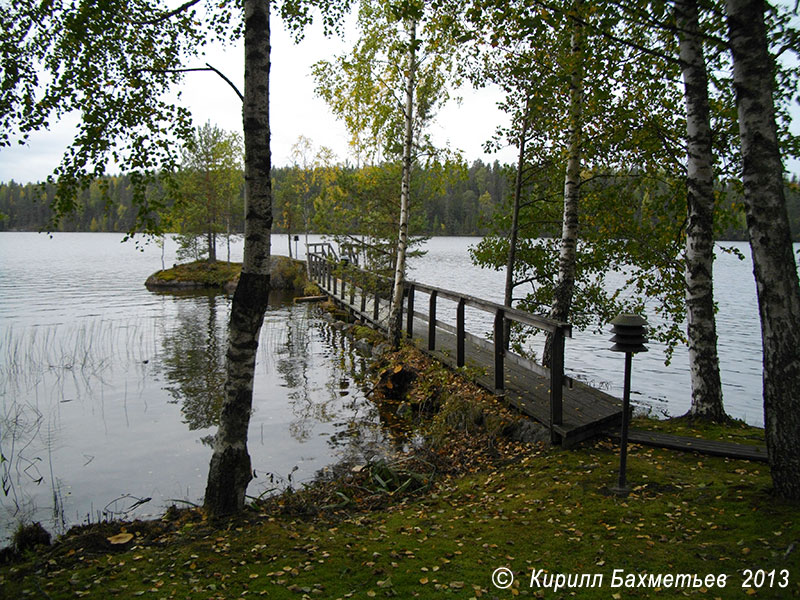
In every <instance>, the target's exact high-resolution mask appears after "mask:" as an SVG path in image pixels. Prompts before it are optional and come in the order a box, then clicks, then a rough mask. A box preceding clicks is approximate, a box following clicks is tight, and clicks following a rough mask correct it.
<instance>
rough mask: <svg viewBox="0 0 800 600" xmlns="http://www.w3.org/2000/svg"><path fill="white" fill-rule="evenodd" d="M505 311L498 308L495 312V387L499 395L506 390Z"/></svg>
mask: <svg viewBox="0 0 800 600" xmlns="http://www.w3.org/2000/svg"><path fill="white" fill-rule="evenodd" d="M505 314H506V313H505V311H504V310H503V309H502V308H498V309H497V312H495V314H494V389H495V393H497V395H502V393H503V390H505V387H506V386H505V370H504V369H505V366H504V364H503V357H504V355H505V348H506V345H505V340H504V339H503V335H504V330H505Z"/></svg>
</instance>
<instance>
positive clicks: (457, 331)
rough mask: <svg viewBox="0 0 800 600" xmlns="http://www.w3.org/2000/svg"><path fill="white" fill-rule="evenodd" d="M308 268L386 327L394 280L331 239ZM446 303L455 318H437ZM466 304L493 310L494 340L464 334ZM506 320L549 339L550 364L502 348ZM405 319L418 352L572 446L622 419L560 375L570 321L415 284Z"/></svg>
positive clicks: (618, 406) (346, 304) (331, 292)
mask: <svg viewBox="0 0 800 600" xmlns="http://www.w3.org/2000/svg"><path fill="white" fill-rule="evenodd" d="M307 267H308V274H309V277H310V278H311V279H312V280H313V281H314V282H315V283H316V284H317V285H318V286H319V287H320V289H321V290H323V291H324V292H325V293H326V294H327V295H328V296H330V297H331V298H332V299H333V300H334V301H335V302H336V303H337V304H338V305H340V306H341V307H343V308H344V309H346V310H347V311H349V312H350V313H351V314H352V315H353V317H355V318H357V319H360V320H363V321H365V322H367V323H370V324H371V325H372V326H373V327H376V328H379V329H382V330H384V331H387V330H388V327H387V322H388V313H389V301H390V300H389V299H390V297H391V282H389V281H388V280H386V279H384V278H379V277H377V276H376V275H374V274H372V273H369V272H367V271H364V270H362V269H359V268H358V267H356V266H355V265H353V264H352V262H351V261H340V260H338V258H337V257H336V254H335V253H334V252H333V250H332V249H331V248H330V246H329V245H328V244H309V246H308V248H307ZM443 302H451V303H452V307H453V308H454V309H455V322H454V323H453V322H446V321H444V320H443V319H442V318H441V314H442V312H443V310H442V303H443ZM466 307H471V308H474V309H478V310H481V311H485V312H488V313H489V314H490V315H491V317H492V319H493V323H494V326H493V332H492V336H491V337H492V339H491V340H487V339H483V338H481V337H479V336H476V335H473V334H471V333H469V332H467V331H466V327H465V317H464V311H465V308H466ZM425 309H427V310H425ZM451 312H452V309H451ZM507 321H510V322H516V323H520V324H522V325H524V326H528V327H535V328H537V329H539V330H542V331H546V332H547V333H548V334H549V335H551V336H552V339H553V344H552V347H553V351H552V356H553V358H552V365H551V368H547V367H544V366H542V365H540V364H538V363H536V362H534V361H532V360H530V359H528V358H526V357H523V356H520V355H518V354H515V353H513V352H511V351H509V350H508V349H506V348H505V343H504V335H505V333H504V332H505V331H506V327H505V325H506V322H507ZM402 322H403V324H404V331H405V333H406V335H407V336H408V338H409V339H410V340H411V341H413V343H415V344H416V345H417V346H419V347H420V348H421V349H422V350H423V351H425V352H427V353H428V354H430V355H431V356H433V357H435V358H436V359H438V360H440V361H441V362H443V363H445V364H447V365H450V366H452V367H456V368H457V367H464V366H468V367H474V369H473V373H471V375H472V376H473V378H474V379H475V380H476V381H477V383H479V384H480V385H481V386H483V387H484V388H486V389H487V390H489V391H491V392H494V393H495V394H497V395H498V396H502V397H504V398H505V400H506V401H507V402H508V403H509V404H511V405H512V406H515V407H516V408H517V409H519V410H520V411H521V412H522V413H524V414H526V415H528V416H529V417H531V418H533V419H535V420H536V421H538V422H540V423H542V424H544V425H546V426H547V427H548V428H549V429H550V432H551V437H552V440H553V442H554V443H560V444H561V445H563V446H570V445H572V444H575V443H577V442H580V441H582V440H585V439H588V438H592V437H595V436H597V435H599V434H602V433H603V432H606V431H607V430H609V429H613V428H618V427H619V426H620V424H621V422H622V402H621V401H620V400H619V399H618V398H615V397H613V396H610V395H609V394H606V393H604V392H602V391H600V390H597V389H594V388H592V387H590V386H588V385H586V384H584V383H582V382H580V381H576V380H574V379H572V378H570V377H567V376H565V375H564V339H565V338H567V337H572V326H571V325H569V324H567V323H561V322H558V321H554V320H552V319H547V318H545V317H542V316H538V315H533V314H531V313H527V312H524V311H520V310H517V309H513V308H508V307H505V306H502V305H500V304H497V303H494V302H490V301H488V300H482V299H480V298H476V297H474V296H470V295H466V294H462V293H459V292H454V291H451V290H445V289H442V288H438V287H435V286H431V285H427V284H423V283H419V282H414V281H406V282H405V289H404V302H403V321H402Z"/></svg>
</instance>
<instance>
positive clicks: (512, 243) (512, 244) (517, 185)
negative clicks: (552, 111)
mask: <svg viewBox="0 0 800 600" xmlns="http://www.w3.org/2000/svg"><path fill="white" fill-rule="evenodd" d="M527 136H528V109H527V108H526V109H525V115H524V116H523V119H522V132H521V133H520V136H519V157H518V158H517V175H516V177H515V179H514V205H513V207H512V209H511V239H510V240H509V242H508V260H507V261H506V287H505V302H504V304H505V305H506V306H508V307H509V308H511V304H512V302H513V300H514V267H515V266H516V263H517V239H518V238H519V205H520V202H521V198H522V168H523V166H524V165H525V142H526V138H527ZM503 336H504V337H503V342H504V344H505V348H506V350H508V346H509V341H510V338H511V321H509V320H508V319H506V320H505V322H504V323H503Z"/></svg>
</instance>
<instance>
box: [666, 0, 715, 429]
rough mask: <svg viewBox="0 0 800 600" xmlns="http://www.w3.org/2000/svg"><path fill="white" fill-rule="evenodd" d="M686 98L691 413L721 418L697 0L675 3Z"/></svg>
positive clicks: (708, 153) (711, 178) (711, 189)
mask: <svg viewBox="0 0 800 600" xmlns="http://www.w3.org/2000/svg"><path fill="white" fill-rule="evenodd" d="M675 20H676V23H677V26H678V31H679V37H680V62H681V70H682V72H683V85H684V97H685V99H686V145H687V159H686V169H687V178H686V188H687V190H686V204H687V210H688V220H687V225H686V270H685V279H686V317H687V331H686V333H687V338H688V341H689V371H690V374H691V382H692V405H691V407H690V409H689V414H690V415H691V416H693V417H697V418H703V419H708V420H711V421H716V422H721V421H724V420H726V418H727V417H726V415H725V410H724V408H723V405H722V384H721V382H720V376H719V358H718V356H717V325H716V318H715V316H714V287H713V280H712V274H713V263H714V175H713V170H712V168H713V167H712V164H713V157H712V152H711V125H710V120H709V109H708V75H707V73H706V63H705V57H704V55H703V44H702V40H701V38H700V34H699V16H698V9H697V1H696V0H678V1H676V2H675Z"/></svg>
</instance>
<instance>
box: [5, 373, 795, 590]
mask: <svg viewBox="0 0 800 600" xmlns="http://www.w3.org/2000/svg"><path fill="white" fill-rule="evenodd" d="M382 368H383V369H384V370H385V369H386V368H391V359H390V361H389V364H388V365H385V366H384V367H382ZM417 368H419V369H423V372H424V373H425V375H426V376H425V377H424V378H420V379H418V382H419V383H418V385H419V386H426V385H427V386H428V387H427V389H425V393H426V394H433V393H435V392H436V390H433V389H431V384H430V380H431V379H438V380H440V381H439V384H438V385H440V386H444V388H445V390H449V395H451V396H453V397H457V398H463V397H464V395H465V394H467V395H468V394H472V393H478V392H476V391H474V390H470V389H469V386H468V385H467V384H465V383H464V382H463V381H458V380H457V376H455V375H453V376H452V377H453V378H448V377H445V376H443V375H441V374H436V373H433V372H429V371H427V370H426V369H428V367H426V366H424V365H422V364H419V365H417ZM423 379H424V380H426V381H422V380H423ZM416 392H417V393H418V392H419V388H417V389H416ZM409 393H410V394H414V393H415V390H413V389H412V390H411V392H409ZM438 393H439V395H440V396H441V397H445V396H447V395H448V394H447V393H442V390H439V391H438ZM434 419H435V417H434ZM484 420H486V419H484ZM449 422H450V423H453V425H452V426H453V427H454V428H455V427H458V426H459V425H457V420H451V421H449ZM648 423H649V422H647V423H637V426H641V425H644V426H647V425H648ZM467 425H468V426H470V427H473V426H474V423H472V424H467ZM650 425H652V426H653V427H662V426H663V427H668V428H672V429H674V430H675V431H674V432H675V433H684V434H691V433H690V432H695V431H696V432H700V433H701V434H702V433H705V431H704V430H703V429H702V428H701V427H700V425H698V424H694V423H692V424H688V423H685V422H684V423H681V422H680V421H679V420H677V421H673V422H671V423H668V424H666V425H663V424H660V423H650ZM679 428H686V429H685V431H683V430H679ZM757 431H758V430H755V429H753V428H746V427H743V426H741V425H740V424H733V425H730V426H725V427H715V428H713V435H715V436H719V438H721V439H730V438H729V436H734V437H737V436H738V437H743V438H748V437H749V436H752V437H753V439H754V438H755V437H757V435H758V434H757ZM426 451H427V454H425V455H422V457H423V458H424V461H422V462H420V463H419V464H423V462H424V464H425V465H432V466H433V467H435V471H436V473H437V475H436V477H433V478H431V477H429V476H426V478H423V479H420V478H419V477H417V476H413V478H414V479H415V481H416V482H417V483H418V484H419V485H413V486H409V485H406V484H405V483H404V481H406V479H407V477H406V476H407V474H408V473H420V472H421V471H422V469H420V468H416V467H414V466H413V464H414V463H412V462H409V461H411V460H412V458H411V457H407V459H406V460H407V462H406V463H404V465H405V467H404V470H402V471H401V470H395V471H394V472H387V470H386V465H380V468H373V467H374V466H375V465H367V466H366V467H365V468H362V469H359V470H358V472H357V473H356V472H349V473H348V474H347V475H346V477H345V478H344V479H340V480H334V481H329V482H324V483H320V484H318V485H317V486H314V487H311V488H308V489H305V490H300V491H297V492H295V493H292V494H285V495H283V496H280V497H276V498H273V499H271V500H269V501H267V502H265V503H260V504H257V505H254V506H252V507H251V509H250V510H248V512H246V513H245V514H244V515H242V516H240V517H238V518H236V519H233V520H228V521H219V522H212V521H209V520H207V519H206V518H205V517H204V515H203V513H202V511H200V510H190V511H180V512H179V511H168V513H167V515H166V516H165V517H164V519H162V520H161V521H156V522H150V523H128V524H122V523H119V524H103V525H98V526H95V528H94V529H89V530H82V531H80V532H79V533H78V534H77V535H73V536H71V537H67V538H66V539H65V540H63V541H62V543H61V544H59V545H57V546H54V547H52V548H49V549H45V548H43V547H40V548H39V549H38V550H37V551H35V552H28V553H27V554H26V556H25V558H24V560H23V561H22V562H18V563H16V564H14V565H7V566H3V567H0V596H1V597H4V598H24V597H39V598H75V597H89V598H107V597H109V596H112V595H113V596H114V597H118V598H137V597H151V598H226V599H227V598H238V597H250V596H254V597H270V598H326V599H327V598H332V599H335V598H386V597H398V598H426V599H427V598H495V597H496V598H512V597H514V596H523V597H530V598H544V597H546V598H566V597H571V596H572V595H573V593H574V595H575V596H576V597H579V598H603V599H607V598H612V599H621V598H626V599H627V598H649V597H653V596H656V597H664V598H675V597H684V596H689V597H698V598H744V597H749V596H754V597H756V598H790V597H798V596H800V559H799V558H798V557H800V549H796V545H797V544H798V542H800V508H799V507H798V506H797V505H793V504H790V503H787V502H784V501H781V500H779V499H776V498H775V497H773V495H772V494H771V480H770V476H769V469H768V468H767V467H766V466H765V465H763V464H760V463H751V462H747V461H737V460H730V459H722V458H714V457H705V456H700V455H696V454H692V453H679V452H674V451H669V450H661V449H655V448H648V447H642V446H638V445H635V444H634V445H631V446H630V448H629V455H628V481H629V483H630V484H631V485H632V486H633V492H632V493H631V495H630V496H629V497H628V498H625V499H622V498H618V497H616V496H614V495H612V494H610V493H609V492H608V486H609V485H611V484H613V483H615V481H616V474H617V468H618V448H617V447H616V445H614V444H612V443H611V442H609V441H606V440H598V441H594V442H591V443H586V444H583V445H581V446H579V447H577V448H575V449H570V450H562V449H560V448H557V447H556V448H548V447H544V446H539V445H523V444H515V443H511V442H508V441H506V440H504V439H503V438H501V437H498V436H496V435H494V434H491V432H487V431H479V430H474V431H472V432H471V435H464V433H463V432H462V431H458V430H456V429H452V430H451V436H450V439H449V443H447V444H441V445H440V446H438V447H437V448H436V449H430V448H428V449H427V450H426ZM420 460H422V459H420ZM398 474H399V475H398ZM408 478H412V476H409V477H408ZM392 481H394V482H395V483H396V484H397V485H389V484H390V483H391V482H392ZM376 482H377V483H376ZM123 529H125V530H126V531H128V532H130V533H132V534H134V536H135V537H134V539H133V540H132V541H131V542H130V543H129V544H127V545H126V546H122V547H118V546H111V545H110V544H108V542H107V538H108V537H111V536H113V535H114V534H117V533H120V532H121V531H122V530H123ZM115 548H117V549H115ZM498 567H506V568H508V569H510V570H511V571H512V572H513V574H514V577H515V582H514V584H513V585H512V586H511V587H510V588H509V589H502V590H501V589H497V588H496V587H494V586H493V584H492V580H491V576H492V573H493V572H494V570H495V569H497V568H498ZM618 569H621V570H622V571H623V572H624V574H625V575H633V574H654V575H658V574H662V575H665V574H682V573H689V574H697V575H698V576H699V577H702V578H704V577H705V576H706V575H709V574H710V575H714V576H720V575H726V576H727V581H726V583H727V585H726V587H724V588H720V587H717V586H714V587H711V586H708V587H706V586H705V585H703V586H699V587H692V586H689V587H681V588H680V589H675V588H672V587H666V586H665V587H662V588H661V589H660V590H655V589H653V588H626V587H616V588H614V587H611V583H612V576H613V575H614V572H615V570H618ZM747 569H751V570H753V571H755V570H757V569H762V570H766V571H767V572H770V571H772V570H775V571H776V573H775V575H774V577H773V579H772V585H771V586H770V579H769V578H767V579H766V582H763V583H762V584H761V585H760V587H756V586H755V582H753V581H751V582H750V583H751V585H750V586H749V587H742V585H743V583H744V582H745V579H744V577H745V570H747ZM542 570H543V571H542ZM783 570H787V571H788V574H784V573H782V571H783ZM545 572H546V573H548V574H558V573H561V574H565V575H568V574H582V573H587V574H601V575H602V576H603V581H602V585H600V586H598V587H594V588H586V587H584V588H581V589H574V590H563V589H562V590H559V591H556V592H554V591H553V589H552V585H551V586H550V589H547V590H545V589H542V588H541V586H537V585H536V581H538V582H539V583H542V582H543V581H544V580H545V579H546V578H545V577H544V576H543V574H544V573H545ZM534 573H538V574H539V575H538V577H537V578H535V581H534V585H533V587H531V585H530V583H531V575H532V574H534ZM548 576H549V575H548ZM784 580H786V581H787V587H784V588H782V587H779V586H780V584H782V583H783V582H784ZM757 581H761V580H760V578H759V579H758V580H757Z"/></svg>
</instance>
